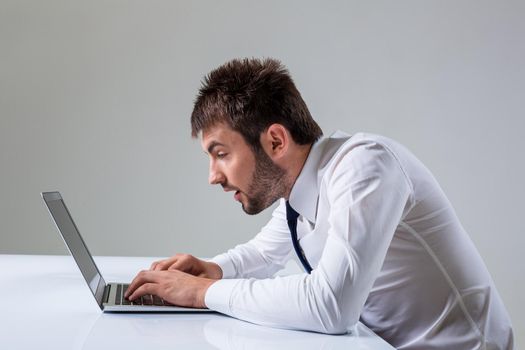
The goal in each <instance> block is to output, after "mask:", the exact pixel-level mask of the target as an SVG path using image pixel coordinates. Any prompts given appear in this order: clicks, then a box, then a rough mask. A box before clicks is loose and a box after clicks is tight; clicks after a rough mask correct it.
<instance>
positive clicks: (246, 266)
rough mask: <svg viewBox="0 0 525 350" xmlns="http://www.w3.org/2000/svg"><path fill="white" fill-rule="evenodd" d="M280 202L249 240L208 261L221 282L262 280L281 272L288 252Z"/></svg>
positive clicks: (282, 203)
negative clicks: (220, 272) (225, 280)
mask: <svg viewBox="0 0 525 350" xmlns="http://www.w3.org/2000/svg"><path fill="white" fill-rule="evenodd" d="M290 239H291V238H290V231H289V229H288V224H287V221H286V208H285V202H284V200H281V201H280V203H279V206H278V207H277V208H276V209H275V210H274V212H273V214H272V218H271V219H270V221H269V222H268V224H266V225H265V226H264V227H263V228H262V229H261V232H259V233H258V234H257V235H256V236H255V237H254V238H253V239H252V240H250V241H248V242H247V243H244V244H240V245H238V246H236V247H235V248H233V249H230V250H228V251H227V252H226V253H224V254H220V255H217V256H215V257H214V258H212V259H210V261H212V262H214V263H216V264H218V265H219V266H220V267H221V269H222V274H223V278H224V279H228V278H249V277H255V278H266V277H270V276H273V275H274V274H275V272H277V271H279V270H281V269H282V268H283V267H284V265H285V264H286V262H287V260H288V259H289V256H290V253H291V251H292V245H291V244H290V242H291V241H290Z"/></svg>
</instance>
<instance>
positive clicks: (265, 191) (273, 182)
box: [242, 149, 288, 215]
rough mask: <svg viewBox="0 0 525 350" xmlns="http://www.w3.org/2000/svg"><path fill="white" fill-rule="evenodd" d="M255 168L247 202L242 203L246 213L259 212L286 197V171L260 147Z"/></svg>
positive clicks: (256, 154)
mask: <svg viewBox="0 0 525 350" xmlns="http://www.w3.org/2000/svg"><path fill="white" fill-rule="evenodd" d="M254 156H255V170H254V173H253V177H252V183H251V184H250V186H249V192H248V194H247V203H246V205H244V203H243V205H242V209H243V210H244V212H245V213H246V214H249V215H255V214H259V213H260V212H261V211H263V210H264V209H266V208H268V207H269V206H271V205H272V204H273V203H275V201H277V200H278V199H280V198H282V197H284V195H285V193H286V190H287V187H288V182H287V177H286V171H284V169H282V168H281V167H279V166H278V165H277V164H275V163H274V162H273V161H272V160H271V159H270V157H269V156H268V155H267V154H266V153H265V152H264V150H262V149H259V150H256V151H255V152H254Z"/></svg>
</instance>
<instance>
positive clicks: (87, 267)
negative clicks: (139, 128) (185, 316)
mask: <svg viewBox="0 0 525 350" xmlns="http://www.w3.org/2000/svg"><path fill="white" fill-rule="evenodd" d="M41 195H42V198H43V199H44V202H45V203H46V207H47V209H48V211H49V214H50V215H51V217H52V219H53V222H54V223H55V226H56V228H57V230H58V232H59V233H60V236H61V237H62V239H63V241H64V243H65V244H66V246H67V248H68V250H69V252H70V253H71V255H72V256H73V259H74V260H75V262H76V264H77V266H78V268H79V269H80V272H81V273H82V276H83V277H84V280H85V281H86V284H87V285H88V288H89V289H90V290H91V293H92V294H93V296H94V297H95V300H96V302H97V304H98V306H99V307H100V309H101V310H103V311H105V312H106V311H110V312H211V310H209V309H193V308H186V307H179V306H155V305H117V304H115V303H114V300H115V295H116V286H117V285H118V284H120V283H106V281H105V280H104V278H103V277H102V274H101V273H100V270H99V269H98V267H97V265H96V263H95V260H94V259H93V256H92V255H91V253H90V252H89V250H88V247H87V245H86V243H85V242H84V240H83V239H82V236H81V235H80V232H79V230H78V228H77V226H76V224H75V222H74V221H73V218H72V216H71V214H70V212H69V210H68V209H67V206H66V203H65V202H64V199H63V198H62V196H61V195H60V193H59V192H57V191H54V192H42V193H41Z"/></svg>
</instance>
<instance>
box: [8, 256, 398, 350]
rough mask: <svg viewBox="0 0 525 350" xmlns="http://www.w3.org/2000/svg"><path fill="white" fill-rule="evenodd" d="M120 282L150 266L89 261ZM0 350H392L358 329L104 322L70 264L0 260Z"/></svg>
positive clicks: (205, 318)
mask: <svg viewBox="0 0 525 350" xmlns="http://www.w3.org/2000/svg"><path fill="white" fill-rule="evenodd" d="M95 260H96V262H97V265H98V266H99V268H100V270H101V272H102V275H103V276H104V278H105V279H106V281H112V282H115V281H117V282H127V281H130V280H131V279H132V277H134V276H135V274H136V272H137V271H139V270H141V269H144V268H147V267H148V266H149V265H150V264H151V262H152V261H153V260H155V258H128V257H126V258H124V257H97V258H95ZM0 281H1V282H0V300H1V301H2V303H1V304H0V344H1V348H2V349H38V348H40V349H68V350H69V349H97V350H100V349H107V348H110V347H113V346H116V348H118V349H286V350H291V349H301V350H309V349H393V348H392V347H391V346H390V345H388V344H387V343H386V342H385V341H383V340H382V339H381V338H379V337H378V336H377V335H375V334H374V333H373V332H372V331H370V330H369V329H368V328H366V327H365V326H364V325H362V324H359V325H358V326H356V327H355V328H354V329H353V331H352V332H351V334H346V335H338V336H333V335H324V334H318V333H312V332H300V331H289V330H281V329H273V328H268V327H262V326H258V325H254V324H251V323H248V322H243V321H240V320H236V319H234V318H231V317H228V316H224V315H221V314H214V313H207V314H105V313H102V312H101V311H100V309H99V307H98V306H97V304H96V302H95V300H94V298H93V296H92V295H91V292H90V291H89V289H88V288H87V286H86V284H85V282H84V280H83V279H82V276H81V274H80V272H79V270H78V268H77V266H76V265H75V263H74V261H73V258H72V257H70V256H44V255H42V256H35V255H0Z"/></svg>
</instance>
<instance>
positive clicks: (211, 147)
mask: <svg viewBox="0 0 525 350" xmlns="http://www.w3.org/2000/svg"><path fill="white" fill-rule="evenodd" d="M217 146H224V144H222V143H220V142H217V141H212V142H211V143H210V145H209V146H208V154H210V153H211V152H212V151H213V149H214V148H215V147H217Z"/></svg>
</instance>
